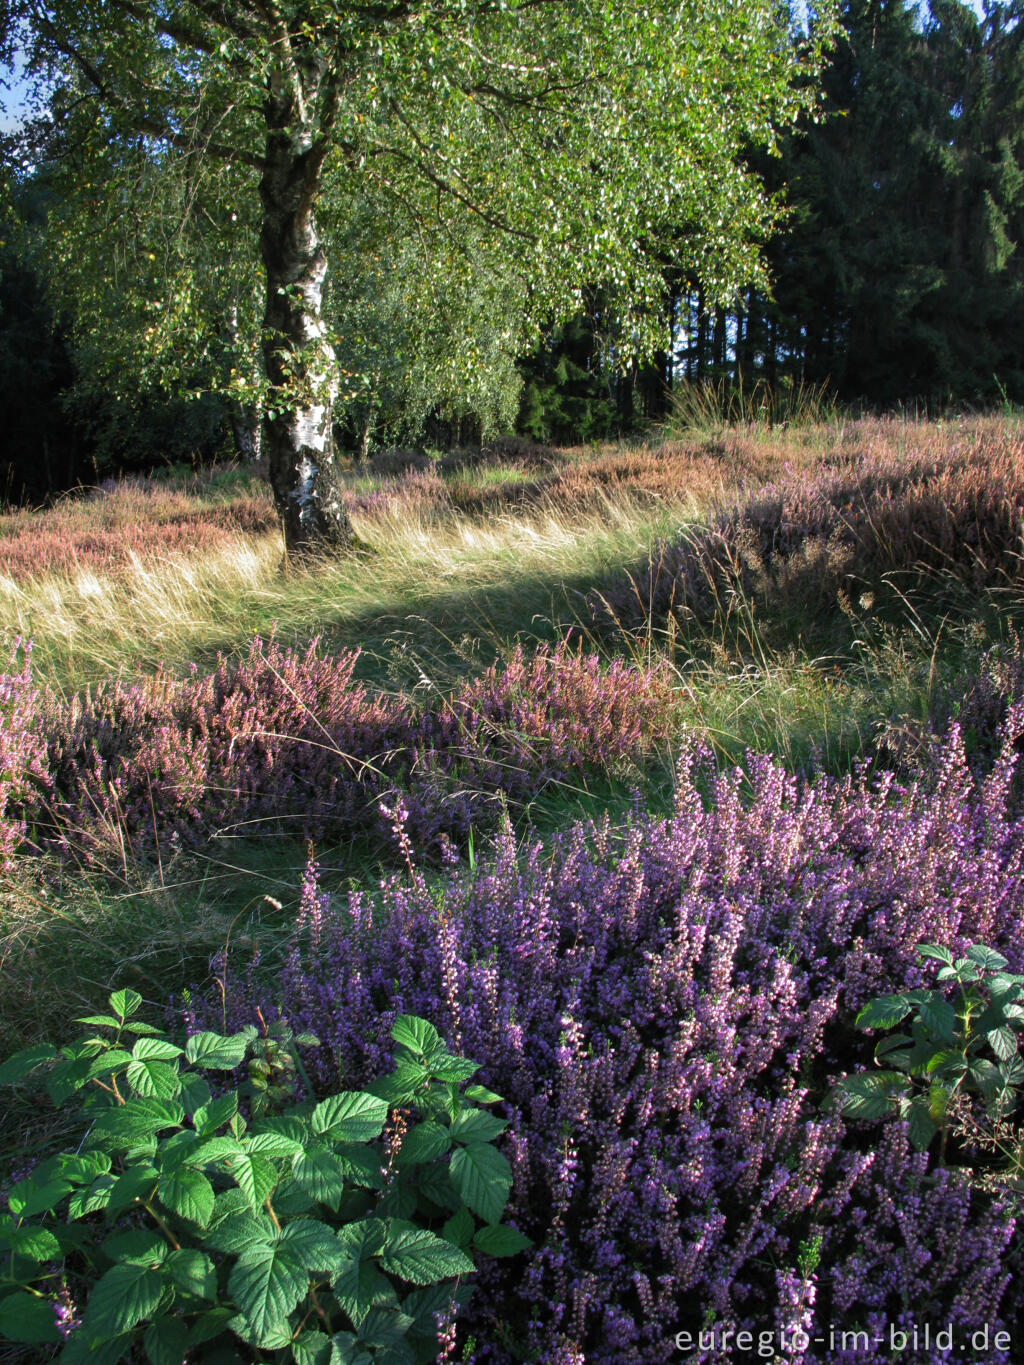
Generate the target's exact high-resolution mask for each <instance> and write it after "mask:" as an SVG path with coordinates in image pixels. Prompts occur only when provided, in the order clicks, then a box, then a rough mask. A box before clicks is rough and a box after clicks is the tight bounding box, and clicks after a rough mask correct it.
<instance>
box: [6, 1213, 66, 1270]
mask: <svg viewBox="0 0 1024 1365" xmlns="http://www.w3.org/2000/svg"><path fill="white" fill-rule="evenodd" d="M3 1240H4V1242H5V1243H6V1245H7V1246H8V1247H9V1248H10V1250H11V1251H12V1252H13V1253H14V1254H15V1255H16V1256H19V1257H20V1258H21V1259H23V1260H26V1261H34V1262H35V1263H36V1264H37V1265H38V1264H39V1262H40V1261H51V1260H57V1259H58V1258H59V1256H60V1254H61V1245H60V1242H59V1241H58V1240H57V1237H56V1235H55V1233H53V1232H52V1231H51V1230H50V1229H49V1228H41V1227H37V1226H36V1225H34V1224H32V1223H27V1224H24V1225H23V1226H22V1227H11V1228H9V1229H8V1230H7V1231H6V1232H5V1233H4V1238H3Z"/></svg>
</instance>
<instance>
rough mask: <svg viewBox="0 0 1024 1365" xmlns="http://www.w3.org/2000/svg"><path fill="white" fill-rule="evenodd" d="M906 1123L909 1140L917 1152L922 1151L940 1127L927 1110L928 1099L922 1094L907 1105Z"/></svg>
mask: <svg viewBox="0 0 1024 1365" xmlns="http://www.w3.org/2000/svg"><path fill="white" fill-rule="evenodd" d="M907 1123H908V1125H909V1128H910V1141H911V1142H912V1143H913V1145H914V1146H915V1147H916V1148H917V1150H918V1151H919V1152H923V1151H924V1150H925V1148H926V1147H927V1146H928V1145H929V1144H930V1143H931V1140H932V1138H934V1136H935V1134H936V1133H937V1132H938V1131H939V1127H940V1124H937V1123H936V1122H935V1120H934V1119H933V1117H932V1115H931V1113H930V1112H929V1104H928V1099H927V1097H926V1096H924V1095H918V1096H917V1097H916V1099H913V1100H911V1102H910V1104H909V1105H908V1107H907Z"/></svg>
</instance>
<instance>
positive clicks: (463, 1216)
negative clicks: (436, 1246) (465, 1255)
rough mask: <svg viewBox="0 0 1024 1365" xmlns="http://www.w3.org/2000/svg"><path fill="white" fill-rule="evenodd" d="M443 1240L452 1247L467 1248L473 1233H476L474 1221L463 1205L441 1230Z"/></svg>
mask: <svg viewBox="0 0 1024 1365" xmlns="http://www.w3.org/2000/svg"><path fill="white" fill-rule="evenodd" d="M441 1231H442V1232H443V1234H444V1237H445V1240H446V1241H448V1242H451V1243H452V1245H453V1246H457V1247H462V1248H463V1249H464V1248H465V1247H468V1246H469V1244H470V1242H471V1241H472V1240H473V1233H474V1232H475V1231H476V1220H475V1219H474V1218H473V1215H472V1214H471V1213H470V1211H469V1209H468V1208H466V1206H465V1204H463V1205H462V1207H461V1208H460V1209H459V1211H458V1213H453V1214H452V1216H451V1218H449V1219H448V1221H447V1223H445V1225H444V1227H443V1228H442V1229H441Z"/></svg>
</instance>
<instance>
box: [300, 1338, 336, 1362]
mask: <svg viewBox="0 0 1024 1365" xmlns="http://www.w3.org/2000/svg"><path fill="white" fill-rule="evenodd" d="M292 1355H293V1356H294V1357H295V1365H330V1360H331V1339H330V1337H329V1336H326V1335H325V1334H324V1333H323V1332H300V1333H299V1335H298V1336H297V1337H296V1338H295V1340H294V1341H293V1342H292Z"/></svg>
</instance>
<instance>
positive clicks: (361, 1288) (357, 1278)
mask: <svg viewBox="0 0 1024 1365" xmlns="http://www.w3.org/2000/svg"><path fill="white" fill-rule="evenodd" d="M331 1288H332V1290H333V1291H334V1297H335V1298H336V1299H337V1300H338V1303H339V1305H340V1306H341V1309H342V1311H343V1312H345V1313H347V1314H348V1316H349V1318H350V1319H351V1320H352V1322H354V1323H358V1322H359V1321H360V1320H361V1319H362V1318H363V1317H364V1316H365V1315H366V1314H367V1313H368V1312H369V1311H370V1309H371V1308H374V1307H376V1306H378V1305H388V1306H391V1307H395V1308H397V1307H398V1295H397V1294H396V1293H395V1290H394V1286H393V1285H392V1284H391V1282H390V1280H388V1279H386V1278H385V1276H383V1275H382V1274H381V1273H380V1271H379V1269H378V1268H377V1266H376V1265H375V1264H374V1262H373V1261H372V1260H359V1259H356V1258H350V1259H345V1260H342V1261H341V1262H340V1264H339V1266H338V1269H337V1270H336V1271H335V1272H334V1274H333V1275H332V1276H331Z"/></svg>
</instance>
